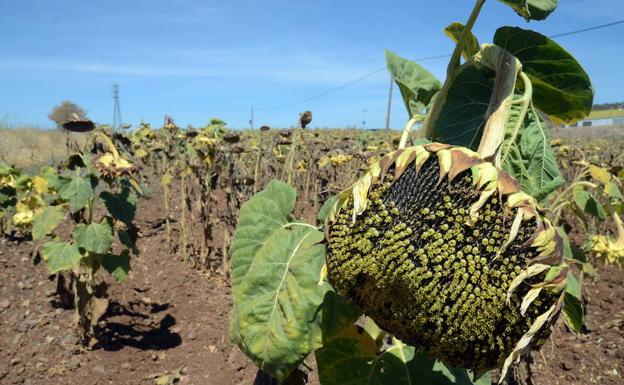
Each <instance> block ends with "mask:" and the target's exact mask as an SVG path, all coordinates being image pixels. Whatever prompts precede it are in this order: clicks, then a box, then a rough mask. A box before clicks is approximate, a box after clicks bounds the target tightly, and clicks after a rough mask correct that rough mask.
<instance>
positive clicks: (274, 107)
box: [256, 55, 451, 110]
mask: <svg viewBox="0 0 624 385" xmlns="http://www.w3.org/2000/svg"><path fill="white" fill-rule="evenodd" d="M450 56H451V55H437V56H429V57H423V58H420V59H415V60H414V61H426V60H434V59H443V58H446V57H450ZM385 69H386V66H383V67H379V68H377V69H376V70H374V71H371V72H369V73H367V74H366V75H362V76H360V77H359V78H357V79H354V80H351V81H350V82H347V83H344V84H342V85H339V86H337V87H334V88H331V89H329V90H327V91H324V92H321V93H320V94H316V95H314V96H310V97H308V98H305V99H300V100H296V101H294V102H291V103H287V104H282V105H279V106H273V107H256V110H276V109H279V108H286V107H290V106H294V105H296V104H300V103H305V102H309V101H310V100H314V99H318V98H321V97H323V96H325V95H328V94H331V93H333V92H336V91H339V90H341V89H343V88H346V87H349V86H350V85H352V84H355V83H358V82H361V81H362V80H365V79H368V78H370V77H371V76H373V75H375V74H376V73H379V72H381V71H384V70H385Z"/></svg>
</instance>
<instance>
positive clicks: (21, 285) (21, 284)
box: [17, 281, 24, 290]
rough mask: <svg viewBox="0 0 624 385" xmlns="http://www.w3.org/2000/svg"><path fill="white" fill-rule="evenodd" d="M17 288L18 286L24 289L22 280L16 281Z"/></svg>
mask: <svg viewBox="0 0 624 385" xmlns="http://www.w3.org/2000/svg"><path fill="white" fill-rule="evenodd" d="M17 288H18V289H20V290H24V282H22V281H19V282H18V283H17Z"/></svg>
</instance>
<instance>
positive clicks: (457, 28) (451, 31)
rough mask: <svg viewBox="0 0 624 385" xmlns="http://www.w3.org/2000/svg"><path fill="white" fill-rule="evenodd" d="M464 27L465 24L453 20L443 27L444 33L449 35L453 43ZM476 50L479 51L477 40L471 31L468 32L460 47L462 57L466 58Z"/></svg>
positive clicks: (456, 40)
mask: <svg viewBox="0 0 624 385" xmlns="http://www.w3.org/2000/svg"><path fill="white" fill-rule="evenodd" d="M465 28H466V26H465V25H463V24H462V23H459V22H455V23H452V24H449V25H448V26H447V27H446V28H444V33H445V34H446V36H448V37H450V38H451V40H453V41H454V42H455V44H457V42H458V41H459V38H460V36H461V34H462V32H464V29H465ZM477 52H479V40H477V38H476V37H475V35H474V34H473V33H472V32H469V35H468V39H467V40H466V42H465V44H464V47H462V56H463V57H464V59H466V60H468V59H470V58H471V57H472V56H474V55H476V54H477Z"/></svg>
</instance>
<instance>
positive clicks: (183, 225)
mask: <svg viewBox="0 0 624 385" xmlns="http://www.w3.org/2000/svg"><path fill="white" fill-rule="evenodd" d="M180 189H181V192H180V206H181V207H180V209H181V210H182V211H181V213H180V230H181V231H180V248H181V249H182V260H183V261H184V262H186V261H188V254H187V250H186V249H187V239H186V238H187V231H186V199H187V191H186V172H185V171H182V175H181V176H180Z"/></svg>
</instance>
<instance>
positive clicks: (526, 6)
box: [499, 0, 559, 21]
mask: <svg viewBox="0 0 624 385" xmlns="http://www.w3.org/2000/svg"><path fill="white" fill-rule="evenodd" d="M499 1H500V2H502V3H504V4H507V5H508V6H510V7H511V8H512V9H513V10H514V11H516V13H517V14H518V15H520V16H522V17H524V18H525V19H526V20H527V21H529V20H544V19H545V18H547V17H548V15H550V14H551V13H552V11H554V10H555V8H557V4H558V3H559V0H499Z"/></svg>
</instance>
